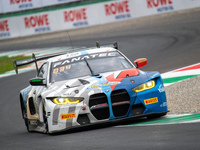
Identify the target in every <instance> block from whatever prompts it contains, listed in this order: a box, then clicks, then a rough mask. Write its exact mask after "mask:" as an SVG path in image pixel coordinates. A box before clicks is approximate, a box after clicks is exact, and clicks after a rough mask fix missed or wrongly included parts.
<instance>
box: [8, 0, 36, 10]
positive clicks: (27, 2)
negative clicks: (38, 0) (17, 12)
mask: <svg viewBox="0 0 200 150" xmlns="http://www.w3.org/2000/svg"><path fill="white" fill-rule="evenodd" d="M10 5H18V8H19V9H24V8H32V7H33V4H32V0H10Z"/></svg>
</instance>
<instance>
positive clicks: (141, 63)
mask: <svg viewBox="0 0 200 150" xmlns="http://www.w3.org/2000/svg"><path fill="white" fill-rule="evenodd" d="M134 63H136V65H137V66H136V67H137V68H141V67H143V66H145V65H147V59H146V58H139V59H136V60H135V61H134Z"/></svg>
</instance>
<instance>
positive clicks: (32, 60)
mask: <svg viewBox="0 0 200 150" xmlns="http://www.w3.org/2000/svg"><path fill="white" fill-rule="evenodd" d="M109 46H110V45H109ZM96 47H97V48H100V44H99V42H96ZM111 47H113V48H115V49H118V45H117V42H114V43H113V45H112V46H111ZM91 48H92V47H91ZM80 49H86V48H85V47H81V48H72V49H68V50H67V51H64V52H61V53H54V54H50V55H44V56H38V57H35V54H34V53H33V54H32V58H27V59H21V60H14V61H13V65H14V69H15V72H16V74H18V67H21V66H25V65H28V64H31V63H35V66H36V71H37V73H38V65H37V62H38V61H41V60H45V59H49V58H51V57H55V56H59V55H63V54H66V53H67V52H70V50H72V51H76V50H80Z"/></svg>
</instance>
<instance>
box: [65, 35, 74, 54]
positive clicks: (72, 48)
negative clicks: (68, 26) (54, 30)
mask: <svg viewBox="0 0 200 150" xmlns="http://www.w3.org/2000/svg"><path fill="white" fill-rule="evenodd" d="M67 34H68V37H69V40H70V43H71V46H72V49H73V50H74V46H73V44H72V40H71V38H70V35H69V32H68V31H67Z"/></svg>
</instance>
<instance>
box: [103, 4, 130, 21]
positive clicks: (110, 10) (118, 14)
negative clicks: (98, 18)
mask: <svg viewBox="0 0 200 150" xmlns="http://www.w3.org/2000/svg"><path fill="white" fill-rule="evenodd" d="M104 8H105V15H106V16H115V19H116V20H120V19H125V18H130V17H131V14H130V9H129V1H127V0H124V1H121V2H113V3H111V4H105V5H104Z"/></svg>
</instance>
